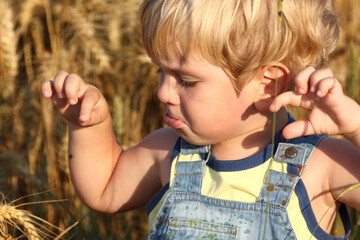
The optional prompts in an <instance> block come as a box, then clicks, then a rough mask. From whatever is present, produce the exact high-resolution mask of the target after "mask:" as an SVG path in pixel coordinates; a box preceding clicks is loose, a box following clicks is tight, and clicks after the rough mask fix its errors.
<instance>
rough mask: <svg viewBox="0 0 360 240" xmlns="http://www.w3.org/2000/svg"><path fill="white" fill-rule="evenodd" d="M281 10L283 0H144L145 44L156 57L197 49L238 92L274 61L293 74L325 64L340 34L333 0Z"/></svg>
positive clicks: (288, 1)
mask: <svg viewBox="0 0 360 240" xmlns="http://www.w3.org/2000/svg"><path fill="white" fill-rule="evenodd" d="M278 9H279V8H278V0H144V2H143V4H142V6H141V25H142V33H143V41H144V45H145V49H146V51H147V52H148V54H149V56H150V57H151V58H152V59H154V60H155V61H158V60H159V59H161V58H167V59H171V58H172V57H174V56H176V57H181V58H184V59H187V58H188V57H189V56H191V53H192V51H193V50H196V52H200V53H201V55H202V57H203V58H205V59H206V60H207V61H209V62H210V63H212V64H214V65H217V66H219V67H221V68H222V69H223V70H224V71H225V72H226V73H227V74H228V76H229V77H230V79H231V81H232V82H233V85H234V87H235V89H237V90H238V91H239V90H241V88H242V87H243V86H244V84H245V83H246V82H247V81H249V79H251V78H252V77H253V76H254V75H255V74H256V73H257V71H258V69H259V68H260V67H262V66H265V65H267V64H270V63H271V62H274V61H279V62H281V63H283V64H285V65H286V66H287V67H288V68H289V69H290V72H291V73H292V74H294V73H296V72H297V71H299V70H300V69H302V68H303V67H305V66H307V65H312V66H314V67H320V66H322V65H324V64H325V63H326V62H327V59H328V56H329V54H330V53H331V51H332V50H333V49H334V48H335V46H336V43H337V40H338V35H339V26H338V23H337V17H336V15H335V14H334V13H333V10H332V6H331V0H284V1H283V2H282V11H281V12H278V11H279V10H278ZM279 16H280V18H281V22H280V23H281V25H280V27H278V23H279V21H278V17H279Z"/></svg>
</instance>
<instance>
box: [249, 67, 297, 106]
mask: <svg viewBox="0 0 360 240" xmlns="http://www.w3.org/2000/svg"><path fill="white" fill-rule="evenodd" d="M276 82H277V92H276V88H275V86H276ZM289 88H290V71H289V69H288V68H287V67H286V66H285V65H283V64H281V63H276V64H272V65H268V66H264V67H262V68H261V69H260V71H259V72H258V75H257V94H256V97H255V102H254V103H255V107H256V108H257V109H258V110H259V111H267V110H269V107H270V105H271V103H272V102H273V100H274V97H275V94H277V95H279V94H281V93H283V92H286V91H288V90H289Z"/></svg>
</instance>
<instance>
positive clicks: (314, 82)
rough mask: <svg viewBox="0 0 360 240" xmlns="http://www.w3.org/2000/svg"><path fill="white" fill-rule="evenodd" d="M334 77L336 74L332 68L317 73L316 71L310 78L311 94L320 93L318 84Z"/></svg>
mask: <svg viewBox="0 0 360 240" xmlns="http://www.w3.org/2000/svg"><path fill="white" fill-rule="evenodd" d="M329 77H331V78H332V77H334V74H333V73H332V71H331V69H330V68H323V69H319V70H317V71H314V72H313V73H312V74H311V76H310V82H309V85H310V86H309V87H310V92H311V93H316V92H317V91H318V83H319V82H320V81H322V80H323V79H326V78H329Z"/></svg>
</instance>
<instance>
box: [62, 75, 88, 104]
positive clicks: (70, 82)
mask: <svg viewBox="0 0 360 240" xmlns="http://www.w3.org/2000/svg"><path fill="white" fill-rule="evenodd" d="M83 83H84V82H83V80H82V78H81V77H79V76H78V75H76V74H69V75H68V76H67V77H66V81H65V83H64V84H65V86H64V92H65V94H66V98H67V100H68V102H69V103H70V104H71V105H75V104H77V103H78V101H79V95H80V87H81V86H83V85H84V84H83Z"/></svg>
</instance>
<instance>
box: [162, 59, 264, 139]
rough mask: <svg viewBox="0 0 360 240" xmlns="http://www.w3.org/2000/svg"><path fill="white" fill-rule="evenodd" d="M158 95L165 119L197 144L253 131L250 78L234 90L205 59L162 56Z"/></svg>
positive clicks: (227, 78) (254, 122)
mask: <svg viewBox="0 0 360 240" xmlns="http://www.w3.org/2000/svg"><path fill="white" fill-rule="evenodd" d="M158 65H159V67H160V82H159V89H158V98H159V100H160V101H161V103H162V104H163V106H164V110H165V115H164V122H165V123H166V124H167V125H169V126H170V127H172V128H174V129H175V131H176V132H177V133H178V135H179V136H181V137H182V138H184V139H185V140H187V141H189V142H191V143H193V144H197V145H207V144H216V143H220V142H223V141H226V140H230V139H233V138H236V137H239V136H242V135H243V136H244V134H245V135H246V134H247V133H248V132H251V131H253V129H254V127H255V126H256V125H257V121H254V116H255V115H256V113H258V111H256V109H255V107H254V106H253V100H254V96H255V93H256V87H255V84H254V82H255V81H250V83H249V84H247V85H246V86H245V87H244V88H243V89H242V91H241V92H240V94H237V93H236V91H235V89H234V87H233V85H232V83H231V81H230V79H229V77H228V76H227V75H226V73H225V72H224V71H223V70H222V69H221V68H220V67H218V66H215V65H212V64H210V63H209V62H207V61H205V60H187V61H184V60H182V59H173V60H172V61H168V60H161V61H160V63H158Z"/></svg>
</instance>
